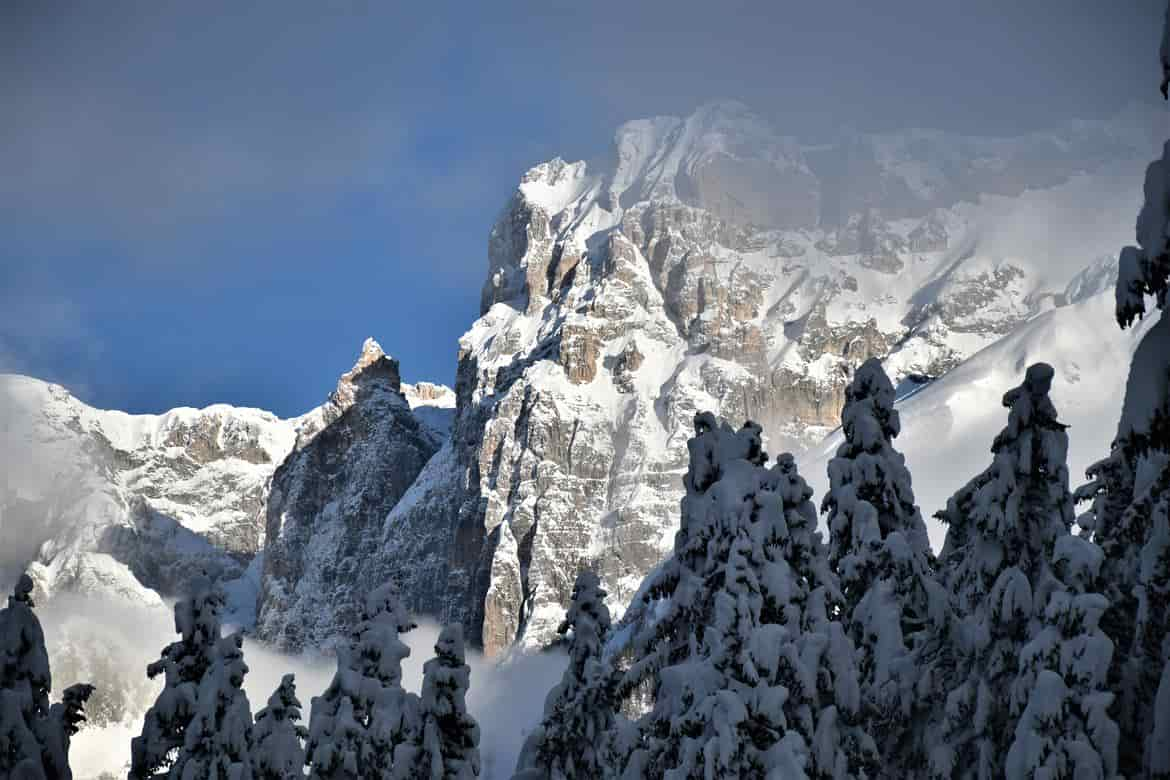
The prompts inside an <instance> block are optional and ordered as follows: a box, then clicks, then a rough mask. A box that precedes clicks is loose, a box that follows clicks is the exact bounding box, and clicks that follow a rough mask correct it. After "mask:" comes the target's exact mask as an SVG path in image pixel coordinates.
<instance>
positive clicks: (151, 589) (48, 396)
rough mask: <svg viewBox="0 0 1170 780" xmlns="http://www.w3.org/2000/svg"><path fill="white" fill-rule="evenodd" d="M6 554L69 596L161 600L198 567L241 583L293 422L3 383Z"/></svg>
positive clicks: (17, 380) (46, 589)
mask: <svg viewBox="0 0 1170 780" xmlns="http://www.w3.org/2000/svg"><path fill="white" fill-rule="evenodd" d="M0 395H2V399H3V400H2V403H0V410H2V412H0V413H2V414H3V416H4V427H3V431H4V440H3V442H2V444H0V457H3V459H4V463H3V468H4V474H5V481H4V484H3V488H2V490H0V512H2V515H0V517H2V518H3V522H2V523H0V537H2V543H0V549H2V550H3V551H4V552H3V553H2V554H0V557H2V558H3V563H4V565H5V568H6V573H7V574H8V575H9V576H11V575H12V574H13V573H15V571H18V570H19V569H22V568H24V567H25V566H26V565H30V564H31V568H30V573H32V575H33V577H34V580H35V581H36V583H37V586H38V588H39V590H40V591H41V594H40V595H41V597H42V598H44V597H47V596H51V595H53V594H54V593H57V592H59V591H74V592H84V593H89V594H95V595H97V594H105V595H110V596H114V597H115V598H116V599H118V600H127V599H128V600H131V601H138V602H142V603H159V594H168V593H170V592H172V591H173V590H174V588H176V587H178V586H179V585H180V584H181V583H182V582H183V581H184V579H185V576H186V573H187V572H188V571H189V570H190V569H191V568H193V567H206V568H209V569H210V570H212V571H218V572H220V573H221V575H222V576H225V577H229V578H230V577H231V576H233V575H236V574H238V573H239V572H240V571H242V569H243V565H244V564H245V563H246V562H247V560H248V559H249V558H251V556H252V555H254V554H255V553H256V552H257V551H258V550H259V549H260V546H261V544H262V543H263V523H262V522H261V520H260V513H261V511H262V509H263V506H264V503H265V499H266V496H267V483H268V480H269V478H270V477H271V475H272V470H273V469H274V468H275V467H276V464H277V463H279V462H280V460H282V459H283V458H284V456H285V455H286V454H287V453H288V451H289V450H291V449H292V446H293V442H294V440H295V437H296V433H295V431H296V422H295V421H289V420H281V419H278V418H277V417H276V416H275V415H272V414H270V413H268V412H263V411H260V410H257V409H235V408H232V407H228V406H222V405H220V406H211V407H207V408H206V409H175V410H172V411H170V412H167V413H165V414H162V415H128V414H125V413H123V412H117V411H104V410H98V409H93V408H92V407H89V406H87V405H85V404H83V403H81V402H80V401H78V400H77V399H76V398H74V397H73V396H71V395H70V394H69V393H68V392H67V391H66V390H65V389H64V388H62V387H60V386H58V385H51V384H47V383H45V382H41V381H38V380H35V379H30V378H28V377H22V376H14V375H5V376H2V377H0Z"/></svg>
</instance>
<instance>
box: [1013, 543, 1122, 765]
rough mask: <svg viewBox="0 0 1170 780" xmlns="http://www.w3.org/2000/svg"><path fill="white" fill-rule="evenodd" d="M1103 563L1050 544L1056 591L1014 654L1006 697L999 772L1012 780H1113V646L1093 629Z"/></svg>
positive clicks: (1072, 547) (1082, 548)
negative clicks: (1008, 721)
mask: <svg viewBox="0 0 1170 780" xmlns="http://www.w3.org/2000/svg"><path fill="white" fill-rule="evenodd" d="M1102 559H1103V555H1102V553H1101V549H1100V548H1099V547H1097V545H1095V544H1093V543H1092V542H1090V541H1087V540H1085V539H1082V538H1080V537H1077V536H1072V535H1071V534H1068V535H1064V536H1062V537H1060V539H1059V540H1057V542H1056V544H1055V552H1054V559H1053V567H1054V570H1055V574H1056V578H1057V579H1058V580H1059V581H1060V583H1061V584H1060V587H1058V588H1057V589H1056V590H1054V591H1053V592H1052V595H1051V596H1050V597H1049V598H1048V604H1047V606H1046V607H1045V608H1044V612H1043V615H1042V616H1041V617H1040V621H1039V622H1040V628H1039V631H1038V632H1037V633H1036V634H1035V636H1034V637H1033V638H1032V639H1031V641H1029V642H1028V644H1026V645H1024V647H1023V649H1022V650H1021V652H1020V660H1019V665H1020V672H1019V676H1018V677H1017V678H1016V682H1015V684H1014V686H1013V690H1012V694H1011V695H1012V707H1013V711H1014V712H1017V713H1019V720H1018V721H1017V722H1016V726H1015V739H1014V741H1013V742H1012V745H1011V747H1010V749H1009V750H1008V754H1007V761H1006V764H1005V774H1006V776H1007V777H1008V778H1011V780H1028V778H1033V777H1099V778H1115V777H1117V776H1118V775H1117V744H1118V740H1119V736H1120V733H1119V730H1118V728H1117V724H1116V723H1115V722H1114V720H1113V719H1112V718H1111V717H1110V715H1109V706H1110V704H1112V702H1113V694H1112V693H1110V692H1109V691H1108V678H1109V666H1110V661H1111V660H1112V657H1113V642H1112V641H1111V640H1110V639H1109V638H1108V637H1107V636H1105V633H1104V632H1103V631H1102V630H1101V629H1100V627H1099V625H1098V624H1099V622H1100V619H1101V615H1102V614H1103V613H1104V612H1105V609H1106V607H1108V605H1109V602H1108V601H1107V600H1106V599H1105V597H1104V596H1102V595H1100V594H1099V593H1097V592H1095V591H1096V590H1097V589H1098V587H1099V584H1100V581H1099V577H1100V571H1101V562H1102Z"/></svg>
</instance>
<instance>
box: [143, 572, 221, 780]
mask: <svg viewBox="0 0 1170 780" xmlns="http://www.w3.org/2000/svg"><path fill="white" fill-rule="evenodd" d="M190 591H191V592H190V595H189V596H187V597H186V598H184V599H180V600H179V601H178V602H176V603H175V631H176V632H178V634H179V635H180V639H179V641H177V642H172V643H171V644H169V645H167V647H166V648H164V649H163V651H162V657H161V658H159V660H157V661H155V662H154V663H152V664H150V666H148V667H147V670H146V673H147V674H148V675H149V676H150V677H151V678H152V679H153V678H154V677H157V676H158V675H160V674H162V675H164V681H165V684H164V687H163V690H162V692H161V693H159V695H158V698H157V699H156V700H155V703H154V706H153V707H151V708H150V709H149V710H147V712H146V718H145V720H144V722H143V724H142V733H141V735H140V736H137V737H135V738H134V739H133V740H132V741H131V743H130V777H131V780H146V779H147V778H152V777H154V776H155V775H156V774H157V773H158V772H159V770H162V769H166V768H167V767H169V766H170V765H171V762H172V760H173V756H174V754H175V751H177V750H179V749H180V748H182V747H183V745H184V742H185V741H186V737H187V729H188V727H189V726H190V724H191V720H192V718H194V717H195V716H196V714H198V712H199V709H198V707H197V704H198V697H199V689H200V685H201V683H202V681H203V676H204V674H205V673H206V672H207V670H208V668H210V667H211V665H212V664H213V663H214V662H215V660H216V658H217V657H218V655H219V650H218V646H219V640H220V632H221V628H220V618H219V615H220V610H221V609H222V608H223V604H224V594H223V592H222V591H221V590H220V589H219V588H217V587H215V586H214V585H213V584H212V582H211V580H210V579H208V578H207V577H205V576H200V577H196V578H195V580H194V581H193V582H192V583H191V588H190Z"/></svg>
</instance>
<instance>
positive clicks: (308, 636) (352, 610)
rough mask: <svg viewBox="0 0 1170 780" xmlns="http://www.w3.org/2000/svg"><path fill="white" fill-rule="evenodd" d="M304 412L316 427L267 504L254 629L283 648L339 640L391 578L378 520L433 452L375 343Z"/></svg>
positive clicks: (394, 369) (284, 468) (394, 370)
mask: <svg viewBox="0 0 1170 780" xmlns="http://www.w3.org/2000/svg"><path fill="white" fill-rule="evenodd" d="M424 392H426V391H424ZM311 416H315V417H316V418H317V420H319V421H320V422H321V427H320V428H319V429H317V430H316V431H315V433H313V434H312V436H311V438H309V439H308V440H307V441H305V442H304V443H303V444H301V445H299V446H298V447H297V449H296V450H295V451H294V452H292V453H291V454H290V455H289V456H288V458H287V459H286V460H285V461H284V463H282V464H281V465H280V467H279V468H277V470H276V473H275V474H274V475H273V478H272V491H271V494H270V495H269V499H268V506H267V525H266V534H267V544H266V545H265V548H264V564H263V574H262V578H261V592H260V599H259V613H258V619H257V626H256V630H257V634H258V636H260V637H261V638H263V639H267V640H271V641H274V642H276V643H277V644H279V645H280V646H281V647H283V648H285V649H288V650H300V649H302V648H304V647H305V646H307V645H308V646H322V645H328V644H330V642H331V640H333V639H335V638H337V637H341V636H343V635H344V634H345V632H346V631H347V630H348V629H349V628H350V627H352V626H353V625H354V624H355V623H356V621H357V620H358V618H359V616H360V613H361V604H362V603H363V599H364V598H365V595H366V594H367V593H369V592H370V591H371V590H373V589H375V588H376V587H378V586H379V585H381V584H382V583H384V582H385V581H386V579H387V578H388V577H390V576H392V575H393V572H392V571H390V570H388V569H387V568H386V566H384V565H383V563H382V558H381V546H382V545H381V541H382V523H383V520H384V519H385V517H386V515H387V514H388V513H389V512H390V510H391V509H392V508H393V507H394V505H395V504H397V503H398V500H399V499H400V498H401V497H402V495H403V494H404V493H405V492H406V490H407V488H408V487H410V485H411V483H413V482H414V480H415V477H416V476H417V475H418V473H419V471H421V470H422V467H423V465H424V464H425V463H426V462H427V461H428V460H429V459H430V457H431V456H432V455H433V454H434V453H435V445H434V443H433V441H432V438H431V437H430V436H429V435H428V432H427V431H426V429H424V428H423V426H421V425H420V424H419V422H418V420H417V419H416V418H415V417H414V415H413V414H412V413H411V410H410V407H409V405H408V404H407V401H406V397H405V396H404V395H403V394H402V389H401V382H400V381H399V375H398V362H397V361H396V360H394V359H393V358H390V357H388V356H387V355H385V354H384V353H383V352H382V349H381V347H379V346H378V344H377V343H376V342H374V341H373V340H368V341H367V342H366V344H365V346H364V347H363V349H362V355H361V358H360V359H359V360H358V362H357V364H356V365H355V366H354V367H353V369H352V370H350V371H349V372H348V373H346V374H345V375H344V376H342V378H341V380H340V381H339V382H338V384H337V389H336V390H335V391H334V392H333V394H332V395H331V396H330V398H329V400H328V401H327V402H326V403H325V404H324V405H323V406H321V407H320V408H319V409H318V410H316V411H315V412H313V413H311ZM306 427H309V426H306ZM311 427H312V428H315V427H316V426H315V425H314V426H311ZM302 430H304V428H302Z"/></svg>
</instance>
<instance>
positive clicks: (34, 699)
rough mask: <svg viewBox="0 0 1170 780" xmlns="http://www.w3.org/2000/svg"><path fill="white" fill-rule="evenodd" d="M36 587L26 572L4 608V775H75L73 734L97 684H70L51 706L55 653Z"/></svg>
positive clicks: (0, 735) (0, 767) (54, 779)
mask: <svg viewBox="0 0 1170 780" xmlns="http://www.w3.org/2000/svg"><path fill="white" fill-rule="evenodd" d="M32 591H33V583H32V579H31V578H29V576H28V575H27V574H23V575H21V576H20V578H19V579H18V580H17V583H16V587H15V588H14V589H13V594H12V595H11V596H9V597H8V606H7V608H5V609H3V610H0V776H2V777H11V778H14V779H15V778H23V779H24V780H71V778H72V777H73V773H72V771H71V769H70V767H69V740H70V737H72V736H73V735H74V734H76V733H77V729H78V727H79V725H80V724H81V723H83V722H84V721H85V714H84V711H83V707H84V705H85V701H86V700H87V699H88V698H89V696H90V694H92V693H93V690H94V688H93V686H92V685H87V684H84V683H82V684H78V685H73V686H70V687H69V688H67V689H66V690H65V692H64V696H63V699H62V701H61V702H59V703H56V704H53V705H51V706H50V704H49V691H50V689H51V688H52V676H51V673H50V670H49V655H48V652H47V650H46V648H45V635H44V631H43V630H42V629H41V623H40V620H38V619H37V616H36V613H35V612H34V611H33V606H34V604H33V599H32Z"/></svg>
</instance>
